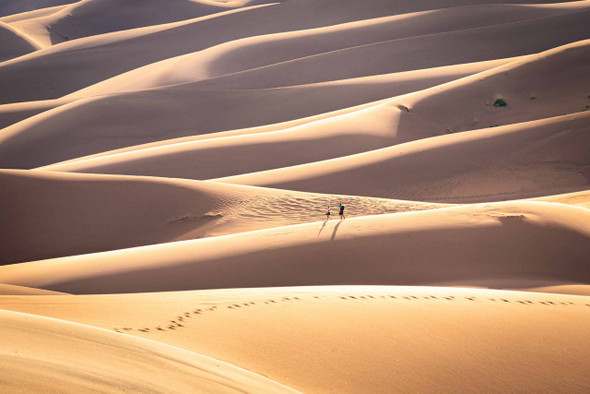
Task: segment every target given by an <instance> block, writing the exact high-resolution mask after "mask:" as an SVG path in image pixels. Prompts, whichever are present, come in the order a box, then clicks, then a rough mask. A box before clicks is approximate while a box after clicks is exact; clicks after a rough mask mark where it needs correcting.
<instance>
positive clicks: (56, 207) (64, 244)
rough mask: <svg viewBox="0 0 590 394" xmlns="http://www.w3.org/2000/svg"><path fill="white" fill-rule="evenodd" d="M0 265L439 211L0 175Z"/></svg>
mask: <svg viewBox="0 0 590 394" xmlns="http://www.w3.org/2000/svg"><path fill="white" fill-rule="evenodd" d="M0 183H2V185H3V187H2V189H1V190H0V212H1V216H2V217H3V218H4V220H5V222H6V223H11V225H10V226H8V225H7V226H2V227H0V238H1V239H2V240H3V242H2V243H1V244H0V256H1V257H0V264H7V263H16V262H23V261H30V260H39V259H46V258H52V257H59V256H69V255H77V254H83V253H91V252H101V251H108V250H115V249H122V248H129V247H133V246H140V245H149V244H155V243H162V242H169V241H177V240H187V239H195V238H202V237H208V236H216V235H224V234H233V233H239V232H244V231H252V230H260V229H265V228H272V227H277V226H283V225H286V224H294V223H306V222H310V221H316V220H319V219H321V218H322V217H323V214H324V211H325V209H326V207H327V206H328V205H330V204H331V205H335V204H339V203H344V204H348V205H349V206H350V210H349V216H359V215H375V214H383V213H393V212H405V211H414V210H422V209H430V208H436V207H438V206H439V205H434V204H421V203H413V202H409V201H393V200H383V199H373V198H363V197H353V196H337V195H321V194H308V193H297V192H287V191H275V190H268V189H262V188H254V187H243V186H234V185H222V184H215V183H205V182H196V181H183V180H179V179H177V180H174V179H163V178H145V177H122V176H99V175H75V174H60V173H54V172H38V171H7V170H1V171H0Z"/></svg>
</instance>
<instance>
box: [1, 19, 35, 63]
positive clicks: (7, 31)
mask: <svg viewBox="0 0 590 394" xmlns="http://www.w3.org/2000/svg"><path fill="white" fill-rule="evenodd" d="M0 42H2V46H1V47H0V62H2V61H5V60H8V59H12V58H15V57H19V56H21V55H24V54H26V53H30V52H33V51H36V50H37V49H38V46H37V45H36V44H35V42H33V41H31V40H30V39H28V38H27V37H26V36H24V35H23V34H21V33H20V32H19V31H18V30H15V29H14V28H12V27H11V26H10V25H7V24H6V23H3V22H0Z"/></svg>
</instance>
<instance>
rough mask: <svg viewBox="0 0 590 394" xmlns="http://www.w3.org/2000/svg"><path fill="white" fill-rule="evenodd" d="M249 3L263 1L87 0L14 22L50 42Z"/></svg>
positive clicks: (45, 41) (161, 21) (187, 16)
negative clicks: (121, 0)
mask: <svg viewBox="0 0 590 394" xmlns="http://www.w3.org/2000/svg"><path fill="white" fill-rule="evenodd" d="M248 3H258V4H260V3H265V1H263V0H257V1H254V2H252V1H248V0H233V1H223V2H222V1H207V0H131V1H129V0H127V1H125V2H120V1H117V0H86V1H79V2H76V3H73V4H71V5H70V6H68V7H66V8H64V9H62V10H60V11H58V12H56V13H53V14H51V15H47V16H41V17H38V18H34V19H29V20H26V21H22V22H16V23H15V25H16V26H18V27H19V28H20V29H22V30H24V31H33V32H43V31H44V32H43V33H44V34H43V36H40V37H38V38H39V41H40V42H42V43H43V44H44V45H52V44H58V43H60V42H64V41H68V40H75V39H78V38H82V37H88V36H94V35H98V34H103V33H109V32H113V31H119V30H127V29H133V28H137V27H143V26H150V25H159V24H163V23H169V22H176V21H180V20H185V19H190V18H197V17H200V16H205V15H209V14H214V13H217V12H221V11H226V10H228V9H231V8H234V7H241V6H244V5H248Z"/></svg>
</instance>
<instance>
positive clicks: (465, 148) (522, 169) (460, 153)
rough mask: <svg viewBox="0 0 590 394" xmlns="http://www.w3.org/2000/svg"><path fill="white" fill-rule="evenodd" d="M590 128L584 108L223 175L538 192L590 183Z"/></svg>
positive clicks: (489, 195) (317, 187)
mask: <svg viewBox="0 0 590 394" xmlns="http://www.w3.org/2000/svg"><path fill="white" fill-rule="evenodd" d="M589 132H590V113H588V112H584V113H579V114H572V115H564V116H560V117H556V118H551V119H544V120H540V121H533V122H526V123H519V124H513V125H508V126H501V127H495V128H491V129H485V130H473V131H467V132H463V133H457V134H453V135H446V136H440V137H433V138H427V139H421V140H418V141H414V142H409V143H406V144H401V145H397V146H394V147H391V148H385V149H381V150H376V151H371V152H367V153H362V154H358V155H353V156H349V157H342V158H338V159H333V160H327V161H322V162H317V163H311V164H306V165H301V166H295V167H291V168H281V169H277V170H271V171H264V172H259V173H253V174H245V175H239V176H234V177H227V178H221V179H218V181H220V182H226V183H237V184H246V185H258V186H265V187H274V188H283V189H291V190H302V191H307V192H326V191H328V190H329V191H331V192H336V193H340V194H350V193H353V192H354V193H356V194H360V195H367V196H373V197H384V198H385V197H386V198H399V199H408V200H418V201H438V202H452V203H457V202H461V203H466V202H483V201H500V200H508V199H520V198H527V197H537V196H542V195H548V194H557V193H565V192H573V191H581V190H587V189H588V188H589V187H590V183H589V179H590V172H589V171H590V162H589V159H590V157H589V156H588V151H589V150H590V140H589V138H588V133H589ZM507 147H509V149H507ZM383 179H387V182H383Z"/></svg>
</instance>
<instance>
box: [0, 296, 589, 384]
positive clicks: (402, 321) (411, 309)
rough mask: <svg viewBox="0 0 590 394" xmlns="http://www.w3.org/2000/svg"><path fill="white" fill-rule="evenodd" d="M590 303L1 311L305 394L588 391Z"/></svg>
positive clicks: (166, 304) (266, 302)
mask: <svg viewBox="0 0 590 394" xmlns="http://www.w3.org/2000/svg"><path fill="white" fill-rule="evenodd" d="M145 305H149V306H150V307H149V308H146V307H145ZM589 306H590V303H589V302H588V298H587V297H580V296H561V295H554V294H552V295H550V294H539V293H536V294H535V293H521V292H508V291H490V290H476V289H449V288H446V289H445V288H428V287H412V288H408V287H391V286H383V287H382V286H366V287H365V286H338V287H306V288H279V289H242V290H217V291H197V292H178V293H153V294H129V295H98V296H62V297H34V299H33V300H32V299H31V298H29V297H0V307H1V308H5V309H9V310H15V311H24V312H28V313H39V314H43V315H47V316H51V317H56V318H60V319H67V320H72V321H76V322H80V323H85V324H92V325H97V326H99V327H103V328H106V329H109V330H117V331H119V332H124V333H126V334H131V335H136V336H142V337H145V338H149V339H152V340H157V341H159V342H164V343H168V344H172V345H174V346H179V347H184V348H187V349H191V350H193V351H196V352H201V351H202V352H204V353H206V354H210V355H214V357H215V358H217V359H220V360H223V361H228V362H231V363H232V364H235V365H239V366H241V367H243V368H246V369H249V370H251V371H253V372H255V373H264V374H266V375H267V376H268V377H269V378H270V379H273V380H275V381H279V382H281V383H284V384H288V385H289V386H290V387H293V388H295V389H298V390H301V391H303V392H359V391H362V392H389V391H392V388H394V390H395V391H400V392H434V391H436V392H441V391H444V392H468V391H472V390H473V388H474V387H477V388H478V390H480V389H481V390H484V391H488V392H499V391H511V392H525V391H535V392H541V391H552V392H555V391H567V392H584V391H586V389H587V387H588V385H590V381H589V380H588V379H589V378H588V374H587V373H586V369H587V364H588V362H590V359H589V355H590V343H589V341H588V336H587V335H586V332H587V328H586V327H587V325H588V324H590V320H589V319H590V307H589ZM573 321H575V322H576V324H571V322H573ZM119 335H121V337H123V338H127V337H128V335H122V334H119ZM368 377H370V379H369V378H368Z"/></svg>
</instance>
